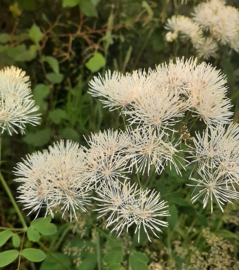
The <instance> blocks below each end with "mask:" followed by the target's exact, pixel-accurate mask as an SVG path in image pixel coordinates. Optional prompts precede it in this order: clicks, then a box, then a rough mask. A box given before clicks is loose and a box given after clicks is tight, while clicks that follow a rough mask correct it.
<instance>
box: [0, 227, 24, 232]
mask: <svg viewBox="0 0 239 270" xmlns="http://www.w3.org/2000/svg"><path fill="white" fill-rule="evenodd" d="M0 230H10V231H14V232H25V229H24V228H21V229H15V228H8V227H0Z"/></svg>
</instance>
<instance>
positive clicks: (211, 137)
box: [192, 124, 239, 189]
mask: <svg viewBox="0 0 239 270" xmlns="http://www.w3.org/2000/svg"><path fill="white" fill-rule="evenodd" d="M193 141H194V145H195V147H193V149H194V150H193V152H194V154H193V156H192V157H193V158H195V161H197V162H198V165H199V168H201V169H205V168H206V169H209V170H213V169H214V170H215V169H218V170H219V171H220V173H221V175H222V176H224V179H225V183H226V184H227V185H230V186H232V188H233V189H235V187H234V185H236V184H239V180H238V179H239V126H238V124H231V125H229V126H228V128H227V129H226V128H225V127H224V126H217V127H213V126H210V127H207V128H206V130H205V131H204V132H203V133H202V135H200V133H196V137H195V138H194V139H193Z"/></svg>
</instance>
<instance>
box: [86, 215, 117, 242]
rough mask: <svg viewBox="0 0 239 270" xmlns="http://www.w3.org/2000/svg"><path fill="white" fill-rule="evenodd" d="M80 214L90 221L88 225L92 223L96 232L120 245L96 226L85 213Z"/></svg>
mask: <svg viewBox="0 0 239 270" xmlns="http://www.w3.org/2000/svg"><path fill="white" fill-rule="evenodd" d="M82 216H84V218H85V219H86V220H87V221H88V222H89V223H90V225H92V226H93V227H94V228H95V229H96V230H97V231H98V232H100V233H101V234H102V235H104V236H105V237H106V238H108V239H110V240H111V241H113V242H114V243H115V244H117V245H119V246H121V245H120V244H119V243H118V242H116V241H115V240H114V239H112V238H111V237H109V235H108V234H107V233H105V232H104V231H102V230H101V229H100V228H98V227H97V226H96V225H95V224H94V223H93V222H92V221H91V220H90V219H89V218H88V217H87V216H86V215H85V214H83V213H82Z"/></svg>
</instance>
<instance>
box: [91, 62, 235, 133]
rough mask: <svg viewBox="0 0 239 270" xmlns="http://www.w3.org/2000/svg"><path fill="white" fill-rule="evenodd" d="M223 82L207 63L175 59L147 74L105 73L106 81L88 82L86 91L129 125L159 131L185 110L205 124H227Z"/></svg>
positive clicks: (227, 115) (95, 78) (229, 105)
mask: <svg viewBox="0 0 239 270" xmlns="http://www.w3.org/2000/svg"><path fill="white" fill-rule="evenodd" d="M225 83H226V78H225V76H224V75H222V74H221V73H220V71H218V70H216V69H215V68H213V67H212V66H211V65H210V64H206V63H201V64H199V65H197V60H196V59H195V60H194V59H189V60H187V61H185V60H184V59H176V63H173V62H172V61H171V62H170V63H169V64H168V65H167V64H162V65H159V66H158V67H156V69H155V70H149V71H148V72H147V73H146V72H142V71H139V72H137V71H134V72H133V73H132V74H129V73H127V74H126V75H122V74H120V73H119V72H114V73H113V74H111V72H110V71H108V72H106V75H105V78H102V77H101V76H99V77H94V78H93V79H92V80H91V81H90V83H89V85H90V89H89V92H90V94H92V95H93V96H96V97H103V98H104V99H103V100H102V102H103V104H105V106H106V107H110V108H111V109H113V108H121V112H122V114H124V115H126V117H127V120H128V123H129V124H130V125H134V124H136V125H138V126H141V125H147V126H153V127H155V128H157V129H160V128H161V129H162V128H168V127H170V126H173V125H175V124H176V123H177V122H178V121H180V119H182V117H183V116H184V113H185V112H186V111H187V110H190V111H193V112H194V113H196V114H197V115H199V117H201V118H202V119H203V120H204V121H205V122H206V123H207V124H213V123H214V124H218V123H224V124H227V123H229V121H230V117H231V115H232V113H231V112H230V111H229V109H230V108H231V107H232V105H231V103H230V100H229V99H228V98H227V97H226V91H227V87H226V86H225Z"/></svg>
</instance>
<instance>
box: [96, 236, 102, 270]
mask: <svg viewBox="0 0 239 270" xmlns="http://www.w3.org/2000/svg"><path fill="white" fill-rule="evenodd" d="M96 254H97V262H98V270H101V258H100V257H101V254H100V234H99V232H97V233H96Z"/></svg>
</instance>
